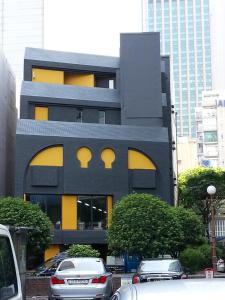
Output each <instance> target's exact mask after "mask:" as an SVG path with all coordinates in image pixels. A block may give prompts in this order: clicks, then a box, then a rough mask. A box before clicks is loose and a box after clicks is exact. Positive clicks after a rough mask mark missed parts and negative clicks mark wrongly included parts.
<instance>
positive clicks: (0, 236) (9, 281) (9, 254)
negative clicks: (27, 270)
mask: <svg viewBox="0 0 225 300" xmlns="http://www.w3.org/2000/svg"><path fill="white" fill-rule="evenodd" d="M0 299H1V300H22V292H21V282H20V276H19V270H18V266H17V260H16V255H15V251H14V247H13V243H12V239H11V236H10V233H9V230H8V229H7V228H6V227H5V226H3V225H0Z"/></svg>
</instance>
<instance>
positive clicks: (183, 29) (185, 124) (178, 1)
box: [143, 0, 222, 137]
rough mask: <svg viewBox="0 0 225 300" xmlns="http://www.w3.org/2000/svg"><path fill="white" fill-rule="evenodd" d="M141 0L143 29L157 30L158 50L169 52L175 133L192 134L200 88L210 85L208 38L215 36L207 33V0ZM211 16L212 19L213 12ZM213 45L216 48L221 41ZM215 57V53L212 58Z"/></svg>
mask: <svg viewBox="0 0 225 300" xmlns="http://www.w3.org/2000/svg"><path fill="white" fill-rule="evenodd" d="M212 2H218V1H215V0H212ZM143 3H144V5H143V7H144V10H143V22H144V29H145V30H146V31H156V32H160V37H161V53H162V54H163V55H170V59H171V82H172V98H173V102H174V104H175V109H176V112H177V113H178V115H177V134H178V136H189V137H196V120H195V108H196V107H197V106H199V105H201V101H202V91H205V90H210V89H211V88H212V64H211V60H212V57H211V46H214V45H215V43H214V44H212V45H211V42H215V40H213V41H211V34H210V30H211V28H210V25H211V23H210V0H143ZM211 5H212V4H211ZM219 5H220V4H219ZM219 5H218V7H219ZM211 13H212V12H211ZM213 17H214V19H216V16H215V14H213ZM220 28H222V27H221V25H220ZM211 31H212V30H211ZM213 36H214V33H213ZM217 38H218V37H217ZM216 47H217V48H218V49H220V48H221V43H217V45H216ZM217 48H216V49H217ZM213 53H215V51H214V52H213ZM217 54H218V52H217ZM218 57H219V56H218V55H215V58H213V59H214V60H218ZM220 59H221V58H220Z"/></svg>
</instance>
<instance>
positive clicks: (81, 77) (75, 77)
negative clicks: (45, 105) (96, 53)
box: [64, 73, 95, 87]
mask: <svg viewBox="0 0 225 300" xmlns="http://www.w3.org/2000/svg"><path fill="white" fill-rule="evenodd" d="M64 83H65V84H71V85H78V86H87V87H94V85H95V77H94V75H93V74H73V73H65V74H64Z"/></svg>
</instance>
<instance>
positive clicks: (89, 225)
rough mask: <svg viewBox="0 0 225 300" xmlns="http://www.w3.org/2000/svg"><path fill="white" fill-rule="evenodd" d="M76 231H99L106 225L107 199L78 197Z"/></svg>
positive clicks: (101, 197) (103, 197) (102, 197)
mask: <svg viewBox="0 0 225 300" xmlns="http://www.w3.org/2000/svg"><path fill="white" fill-rule="evenodd" d="M77 222H78V224H77V225H78V226H77V228H78V230H101V229H106V225H107V197H106V196H79V197H78V200H77Z"/></svg>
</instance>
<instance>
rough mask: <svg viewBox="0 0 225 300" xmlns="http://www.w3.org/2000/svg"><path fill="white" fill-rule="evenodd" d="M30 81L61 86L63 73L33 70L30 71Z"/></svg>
mask: <svg viewBox="0 0 225 300" xmlns="http://www.w3.org/2000/svg"><path fill="white" fill-rule="evenodd" d="M32 81H34V82H45V83H54V84H63V83H64V72H63V71H56V70H46V69H38V68H33V69H32Z"/></svg>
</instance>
